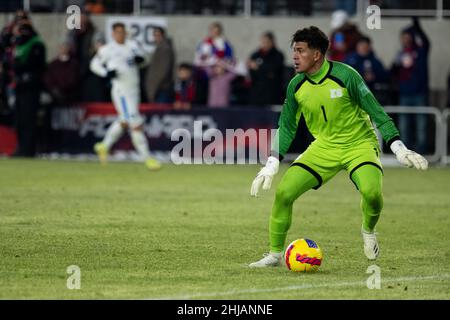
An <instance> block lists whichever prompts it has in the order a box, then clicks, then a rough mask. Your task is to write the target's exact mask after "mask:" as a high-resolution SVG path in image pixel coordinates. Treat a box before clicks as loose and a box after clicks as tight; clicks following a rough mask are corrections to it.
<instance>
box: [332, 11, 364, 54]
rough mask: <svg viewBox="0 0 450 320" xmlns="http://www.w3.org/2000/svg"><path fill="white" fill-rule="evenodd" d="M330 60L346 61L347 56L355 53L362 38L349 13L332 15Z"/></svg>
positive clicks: (343, 12) (342, 12) (336, 12)
mask: <svg viewBox="0 0 450 320" xmlns="http://www.w3.org/2000/svg"><path fill="white" fill-rule="evenodd" d="M331 29H332V30H333V32H332V33H331V36H330V49H329V51H328V57H329V59H330V60H335V61H344V60H345V58H346V56H347V54H348V53H350V52H353V51H355V49H356V43H357V42H358V40H359V39H360V38H361V37H362V34H361V32H360V31H359V29H358V27H357V26H356V25H355V24H353V23H351V22H350V21H349V17H348V14H347V12H345V11H343V10H336V11H334V12H333V14H332V15H331Z"/></svg>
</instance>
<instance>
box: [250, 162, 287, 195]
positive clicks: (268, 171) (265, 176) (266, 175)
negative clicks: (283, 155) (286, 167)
mask: <svg viewBox="0 0 450 320" xmlns="http://www.w3.org/2000/svg"><path fill="white" fill-rule="evenodd" d="M279 166H280V161H279V160H278V159H277V158H275V157H269V158H268V159H267V163H266V166H265V167H264V168H262V169H261V170H260V171H259V172H258V174H257V175H256V178H255V180H253V183H252V188H251V190H250V195H251V196H253V197H256V196H258V191H259V188H261V185H262V187H263V190H269V189H270V186H271V185H272V180H273V177H274V176H275V175H276V174H277V172H278V168H279Z"/></svg>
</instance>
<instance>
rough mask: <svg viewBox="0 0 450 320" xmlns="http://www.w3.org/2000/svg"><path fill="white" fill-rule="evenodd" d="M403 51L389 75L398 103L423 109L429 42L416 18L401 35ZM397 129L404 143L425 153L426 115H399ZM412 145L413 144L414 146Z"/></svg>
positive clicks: (425, 99) (400, 52) (426, 95)
mask: <svg viewBox="0 0 450 320" xmlns="http://www.w3.org/2000/svg"><path fill="white" fill-rule="evenodd" d="M400 42H401V45H402V49H401V50H400V51H399V52H398V53H397V56H396V58H395V61H394V64H393V67H392V72H393V75H394V76H395V78H396V79H397V83H398V84H399V104H400V105H402V106H409V107H416V106H426V105H427V103H428V101H427V100H428V54H429V50H430V42H429V40H428V37H427V36H426V35H425V32H424V31H423V29H422V27H421V26H420V23H419V20H418V18H416V17H415V18H413V25H412V26H410V27H408V28H406V29H404V30H402V32H401V34H400ZM413 118H414V119H415V132H416V137H415V139H412V138H411V137H412V134H411V129H412V127H411V126H412V122H413V121H412V119H413ZM399 130H400V134H401V135H402V136H403V140H404V141H405V143H407V144H408V145H413V146H414V149H416V150H417V152H420V153H425V152H426V146H427V144H426V143H427V116H426V115H423V114H422V115H415V116H411V115H408V114H400V115H399ZM413 142H415V143H413Z"/></svg>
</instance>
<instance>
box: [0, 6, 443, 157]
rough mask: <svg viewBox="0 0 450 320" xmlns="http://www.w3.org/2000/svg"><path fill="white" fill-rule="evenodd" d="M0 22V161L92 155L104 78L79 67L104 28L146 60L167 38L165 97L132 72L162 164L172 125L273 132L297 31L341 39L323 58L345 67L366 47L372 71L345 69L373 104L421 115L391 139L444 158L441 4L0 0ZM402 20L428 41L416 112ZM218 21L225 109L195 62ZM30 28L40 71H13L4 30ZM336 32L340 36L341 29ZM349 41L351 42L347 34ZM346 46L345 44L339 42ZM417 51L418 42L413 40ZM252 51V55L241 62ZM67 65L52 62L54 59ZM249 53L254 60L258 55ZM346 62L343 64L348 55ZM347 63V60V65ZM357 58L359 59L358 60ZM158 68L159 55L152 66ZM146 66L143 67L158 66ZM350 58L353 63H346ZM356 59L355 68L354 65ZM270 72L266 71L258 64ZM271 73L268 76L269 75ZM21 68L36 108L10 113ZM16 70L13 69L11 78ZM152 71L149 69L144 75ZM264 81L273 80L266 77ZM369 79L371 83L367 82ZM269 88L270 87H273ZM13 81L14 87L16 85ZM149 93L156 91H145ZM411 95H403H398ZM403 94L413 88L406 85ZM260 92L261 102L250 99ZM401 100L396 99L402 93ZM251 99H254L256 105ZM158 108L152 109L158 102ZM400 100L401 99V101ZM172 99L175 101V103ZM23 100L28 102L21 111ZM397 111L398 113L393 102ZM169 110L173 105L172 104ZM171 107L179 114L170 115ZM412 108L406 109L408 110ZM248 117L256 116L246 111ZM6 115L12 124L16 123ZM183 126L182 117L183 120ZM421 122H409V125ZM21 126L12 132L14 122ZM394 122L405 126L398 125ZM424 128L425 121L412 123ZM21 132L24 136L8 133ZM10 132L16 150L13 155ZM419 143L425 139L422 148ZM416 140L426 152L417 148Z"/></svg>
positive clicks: (298, 147) (299, 146) (106, 101)
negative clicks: (361, 80) (269, 51)
mask: <svg viewBox="0 0 450 320" xmlns="http://www.w3.org/2000/svg"><path fill="white" fill-rule="evenodd" d="M371 4H376V5H378V6H379V7H380V8H381V14H382V20H381V29H380V30H377V29H374V30H370V29H368V27H367V24H366V21H367V18H368V17H369V15H368V14H367V12H366V9H367V7H368V6H369V5H371ZM70 5H77V6H78V7H79V8H81V9H82V11H83V18H82V22H81V23H82V29H81V30H78V31H76V30H68V28H67V25H66V22H67V19H68V17H69V16H70V14H68V13H67V8H68V6H70ZM17 10H25V11H27V12H28V18H26V19H25V20H22V21H19V20H20V19H19V20H17V21H16V22H14V19H15V12H16V11H17ZM337 10H340V11H343V12H345V13H346V15H347V16H348V21H349V22H348V25H352V27H353V29H351V30H350V31H348V30H344V29H345V27H342V26H341V27H340V28H341V29H339V28H338V27H336V26H337V25H336V26H335V27H334V28H333V25H332V24H333V23H338V24H339V23H340V22H339V18H338V19H337V20H336V19H335V20H334V21H333V18H332V14H333V12H336V11H337ZM0 11H1V12H2V14H1V15H0V25H3V26H4V28H3V31H2V40H1V41H2V42H1V45H0V47H1V49H0V50H1V51H0V54H1V56H2V63H1V68H0V77H1V79H0V80H1V88H0V137H1V139H0V154H3V155H7V156H11V155H18V156H39V157H51V158H74V157H76V158H81V159H89V158H92V156H93V153H92V145H93V143H94V142H95V141H98V140H99V139H101V138H102V136H103V135H104V133H105V129H106V128H107V126H108V125H109V123H110V122H111V121H112V120H113V115H114V109H113V107H112V105H111V99H110V95H109V88H108V83H107V82H106V81H105V80H104V79H102V78H99V77H97V76H96V75H94V74H93V73H92V72H91V71H90V70H89V62H90V59H91V58H92V56H93V55H94V54H95V52H96V50H97V49H98V48H99V46H101V45H102V44H103V43H104V42H105V41H107V40H109V39H110V26H111V24H112V23H113V22H117V21H123V22H125V23H126V25H127V27H128V29H129V33H130V36H131V37H134V38H136V39H138V40H139V41H140V42H141V43H142V44H143V45H144V46H145V48H146V49H148V52H149V54H150V55H151V54H152V52H153V51H154V49H155V42H154V39H153V29H154V27H155V26H161V27H163V28H164V29H165V30H166V35H167V38H169V39H170V40H171V45H172V50H173V52H174V55H175V59H172V60H171V61H168V63H169V64H170V69H167V70H169V71H167V70H157V71H155V72H166V73H167V72H170V73H171V77H170V80H169V83H170V86H171V87H170V88H168V89H167V90H166V89H164V90H166V92H169V98H168V99H165V100H164V99H163V100H161V99H159V100H158V99H156V100H155V99H154V98H149V96H150V95H149V93H150V92H155V91H156V92H158V90H160V89H161V88H158V86H159V85H162V84H161V83H156V84H155V82H154V81H153V83H150V82H151V81H150V80H149V79H151V78H152V72H153V71H152V70H149V69H151V65H150V67H148V68H147V69H142V70H141V89H142V92H141V100H142V112H144V113H145V115H146V125H145V131H146V134H147V136H148V138H149V142H150V147H151V149H152V152H153V153H154V154H155V155H156V156H157V157H158V158H160V159H161V160H163V161H169V156H168V154H169V151H170V150H171V148H172V147H173V145H174V142H171V141H170V134H171V130H173V128H179V127H186V128H188V129H191V128H192V123H193V121H194V120H196V119H200V118H202V117H203V118H205V117H206V118H205V119H209V120H208V121H209V123H210V126H209V127H213V128H219V129H220V130H223V129H224V128H243V129H246V128H271V127H274V126H275V125H276V120H277V116H278V112H279V110H280V105H281V104H282V101H283V91H284V89H285V87H286V85H287V83H288V81H289V79H290V77H291V76H292V74H293V70H292V67H291V61H290V60H291V58H290V55H291V53H290V47H289V41H290V37H291V35H292V33H293V32H294V31H295V30H296V29H297V28H299V27H303V26H309V25H317V26H318V27H320V28H322V29H323V30H324V31H325V32H326V33H327V34H329V35H330V37H331V39H332V48H333V45H334V44H336V45H337V44H338V41H341V38H340V37H339V35H340V34H341V33H342V32H341V31H342V30H344V31H343V32H344V34H345V33H346V32H349V33H348V35H349V36H348V37H347V39H346V40H345V41H350V42H351V43H350V44H347V45H348V48H346V49H345V50H344V52H337V51H334V54H330V58H333V59H338V60H342V61H346V62H349V61H351V55H352V54H356V55H358V54H359V53H358V52H357V50H356V42H358V39H359V38H360V37H362V36H364V37H367V38H369V39H370V41H371V47H372V50H373V52H374V54H375V59H376V60H377V61H379V62H380V63H381V70H375V68H378V66H375V65H372V64H373V63H374V61H373V60H371V59H372V58H370V59H369V58H368V59H365V58H364V57H361V56H359V57H358V56H357V58H359V59H360V60H359V64H358V62H356V64H355V67H356V68H357V70H358V71H359V72H361V74H362V75H363V76H364V77H365V78H366V80H368V79H370V82H371V83H370V86H371V88H372V90H373V91H374V92H375V95H376V96H377V97H378V99H379V100H380V102H381V103H382V104H383V105H384V106H385V107H386V110H387V111H388V112H389V113H390V114H391V116H392V117H393V118H394V119H395V121H396V122H397V123H398V121H397V120H398V119H399V118H400V117H402V116H401V115H399V113H404V112H419V113H422V112H424V113H425V115H422V116H412V117H404V116H403V117H404V122H403V123H404V125H403V127H401V129H402V130H407V131H408V133H404V132H402V134H403V136H404V139H405V140H406V141H405V142H406V144H407V145H409V146H411V148H415V149H417V150H418V151H420V152H422V153H425V154H426V155H427V157H428V159H429V160H430V162H431V163H433V164H442V165H445V164H446V163H447V162H448V151H447V150H448V149H449V147H448V146H449V139H448V114H449V113H448V107H449V98H448V90H449V89H448V88H449V70H450V59H449V58H448V57H449V56H450V45H449V43H448V41H447V40H448V34H447V33H448V30H449V26H450V20H449V17H450V3H449V2H448V1H441V0H433V1H419V0H416V1H408V2H405V1H394V0H391V1H389V0H384V1H382V0H379V1H356V0H348V1H345V0H341V1H339V0H329V1H325V0H322V1H288V0H275V1H266V0H222V1H207V0H205V1H181V0H180V1H176V0H160V1H158V0H135V1H120V0H104V1H101V0H92V1H90V0H79V1H65V0H24V1H19V0H17V1H12V0H10V1H8V0H4V1H2V2H1V4H0ZM411 17H417V18H418V20H419V21H420V27H421V29H422V30H423V33H424V34H425V36H426V37H427V39H428V40H429V43H430V49H429V52H428V54H427V57H426V59H425V61H421V62H420V64H421V65H420V66H417V67H415V69H416V70H418V71H417V72H418V73H415V74H413V75H409V77H412V78H420V79H421V80H420V81H419V82H420V84H421V86H422V87H423V88H424V90H423V92H421V93H420V95H422V96H423V97H424V99H425V100H423V101H425V103H424V104H422V103H419V104H422V106H423V107H426V108H420V109H417V108H415V109H414V110H413V108H411V106H409V105H405V103H404V101H405V100H402V97H401V96H402V95H405V92H403V93H402V92H399V88H400V87H401V86H402V84H401V81H404V79H403V80H402V79H401V77H402V71H401V70H400V71H399V69H401V68H402V66H401V65H400V66H399V65H398V64H396V63H395V61H396V60H398V58H397V57H398V56H399V52H401V50H402V48H401V44H400V40H399V39H400V32H401V31H402V30H408V28H409V29H411V28H414V25H413V20H412V19H411ZM214 22H218V23H220V24H221V26H222V27H223V36H224V38H225V39H226V40H227V41H228V43H229V44H230V45H231V47H232V50H233V51H232V59H233V63H234V65H235V67H236V68H235V70H234V72H235V77H234V78H233V79H232V80H231V83H230V84H229V85H230V94H229V97H228V103H227V105H226V106H221V108H213V107H211V106H209V105H208V103H209V101H208V77H207V76H206V75H205V74H204V72H203V70H202V67H201V66H199V63H198V61H196V59H197V58H196V55H198V54H199V53H198V52H196V51H198V50H199V46H200V43H201V42H202V41H204V39H205V38H206V37H207V36H208V28H209V26H210V25H211V24H212V23H214ZM20 24H30V25H32V28H33V29H34V30H35V32H36V33H37V34H38V35H40V37H41V38H42V39H43V42H44V44H45V48H46V55H45V61H46V63H45V65H42V66H40V67H37V66H36V64H37V63H34V65H33V64H31V65H32V67H31V69H30V70H21V71H17V69H15V65H14V64H15V61H14V57H13V52H14V46H15V44H14V37H15V35H14V32H19V31H17V30H16V31H14V27H15V26H16V28H18V27H17V26H18V25H20ZM342 28H344V29H342ZM266 32H270V33H272V35H273V36H274V43H275V45H276V47H277V48H278V50H279V51H280V52H281V53H282V54H283V55H284V60H283V61H282V66H281V67H279V66H278V65H276V63H277V62H276V61H274V60H273V59H272V60H270V59H266V61H265V62H264V59H261V57H260V56H258V52H261V50H260V49H261V48H260V38H261V36H262V35H263V34H264V33H266ZM350 38H351V39H350ZM348 39H350V40H348ZM418 41H419V45H420V41H421V40H420V39H419V40H418ZM252 54H256V56H253V58H252ZM67 55H68V56H70V61H69V62H66V63H62V62H61V61H63V60H64V59H65V57H66V56H67ZM258 58H259V59H260V60H258ZM353 58H354V57H353ZM251 59H253V61H262V62H263V68H260V69H259V70H252V69H251V68H250V64H249V60H251ZM349 59H350V60H349ZM366 60H368V61H366ZM158 61H159V60H158ZM158 61H156V62H155V63H156V64H157V63H160V62H158ZM353 62H354V59H353ZM182 64H183V65H188V66H190V67H192V68H193V69H192V70H193V73H194V76H193V78H194V80H195V84H194V86H195V88H196V89H195V93H194V94H193V96H192V97H190V98H189V99H188V100H190V101H187V104H180V102H179V101H177V100H180V99H183V98H180V92H178V91H177V87H178V88H179V84H180V83H181V81H180V80H181V79H179V78H178V77H177V76H178V67H179V66H180V65H182ZM357 64H358V65H357ZM270 68H272V69H270ZM273 70H274V71H273ZM27 72H30V74H31V75H32V74H33V72H34V73H35V74H34V75H33V77H36V78H37V79H38V80H37V81H36V82H33V84H31V85H32V86H34V87H33V88H35V90H34V92H36V90H37V91H39V96H40V99H38V100H39V102H38V101H35V100H36V99H35V98H33V97H31V96H30V93H29V92H30V91H29V90H25V91H27V93H28V96H26V97H24V99H22V101H26V99H30V101H32V102H31V103H30V104H27V105H30V107H29V108H28V109H26V110H23V111H20V108H16V104H17V101H18V100H20V98H19V99H17V98H18V97H17V95H20V92H21V90H20V81H19V83H18V79H19V78H20V77H26V75H24V74H26V73H27ZM21 73H22V74H21ZM153 74H154V73H153ZM270 77H272V78H273V79H275V80H273V79H272V80H268V79H269V78H270ZM373 77H375V79H373ZM271 81H272V82H271ZM273 83H277V85H275V87H274V85H273ZM17 86H19V89H17ZM155 86H156V87H155ZM410 90H411V88H410ZM412 90H414V89H412ZM268 91H269V92H272V94H271V95H267V94H265V95H264V94H262V93H263V92H268ZM408 94H409V93H408V92H406V95H408ZM258 97H259V98H258ZM161 101H163V102H164V103H162V104H161V103H159V102H161ZM402 101H403V102H402ZM177 103H178V104H177ZM31 104H32V105H31ZM400 104H402V105H403V107H402V108H398V106H399V105H400ZM174 106H175V108H174ZM180 109H181V110H180ZM411 110H413V111H411ZM255 114H257V116H255ZM18 119H22V120H20V121H18ZM186 119H187V120H186ZM420 119H421V120H420ZM18 122H21V123H25V125H18V124H17V123H18ZM405 123H406V125H405ZM424 123H425V124H424ZM21 131H24V132H25V133H24V134H21V133H20V132H21ZM20 137H22V139H25V142H22V143H23V144H26V145H27V146H26V147H24V148H23V149H26V150H19V152H18V149H20V148H18V142H19V141H20ZM310 141H311V137H310V136H309V134H308V133H307V130H306V129H305V127H304V126H303V125H301V126H300V128H299V132H298V136H297V139H296V141H295V142H294V144H293V146H292V148H291V153H292V155H295V154H298V153H299V152H301V151H302V150H303V149H304V148H305V147H306V146H307V145H308V144H309V142H310ZM424 141H425V143H424ZM424 144H426V145H424ZM131 150H132V148H131V143H130V141H129V138H128V137H124V138H123V139H121V140H120V142H119V143H118V144H117V145H116V146H115V147H114V150H113V159H119V160H120V159H134V158H135V154H134V153H133V152H132V151H131ZM384 151H385V154H384V155H383V162H384V163H386V164H395V161H394V159H393V157H391V156H389V151H388V150H386V148H384Z"/></svg>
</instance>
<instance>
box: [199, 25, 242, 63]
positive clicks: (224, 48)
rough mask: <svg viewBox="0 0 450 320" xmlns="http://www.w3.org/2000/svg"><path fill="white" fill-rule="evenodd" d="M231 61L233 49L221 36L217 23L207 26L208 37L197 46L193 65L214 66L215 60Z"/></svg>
mask: <svg viewBox="0 0 450 320" xmlns="http://www.w3.org/2000/svg"><path fill="white" fill-rule="evenodd" d="M220 59H223V60H228V61H233V59H234V55H233V48H232V46H231V44H230V43H229V42H228V40H226V38H225V37H224V35H223V27H222V25H221V24H220V23H219V22H214V23H212V24H211V25H210V26H209V35H208V37H206V38H205V39H204V40H203V41H202V42H201V43H200V44H199V45H198V46H197V50H196V52H195V57H194V64H195V65H196V66H197V67H208V66H212V65H214V64H215V63H216V62H217V60H220Z"/></svg>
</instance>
